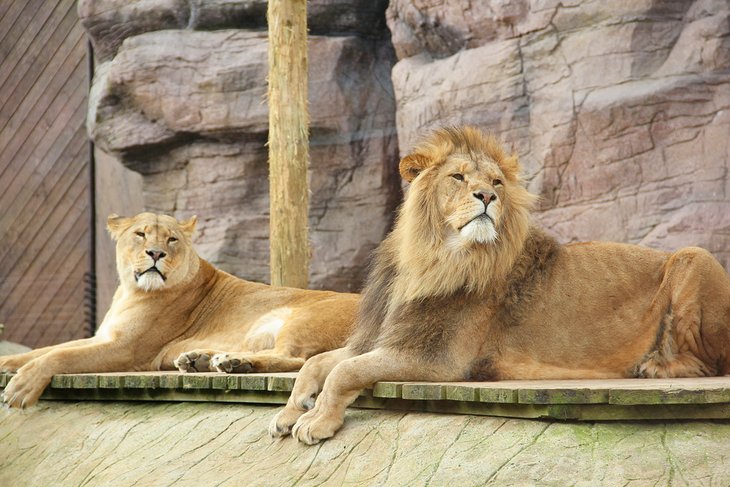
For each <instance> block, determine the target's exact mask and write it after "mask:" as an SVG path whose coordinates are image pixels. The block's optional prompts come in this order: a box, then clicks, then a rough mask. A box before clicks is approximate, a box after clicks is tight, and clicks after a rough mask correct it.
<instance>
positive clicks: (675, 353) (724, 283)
mask: <svg viewBox="0 0 730 487" xmlns="http://www.w3.org/2000/svg"><path fill="white" fill-rule="evenodd" d="M667 298H668V299H667ZM657 300H660V301H668V303H667V305H665V306H664V311H663V316H662V317H661V321H660V323H661V324H660V327H659V330H658V333H657V338H656V343H655V346H654V349H653V350H652V351H650V353H649V354H647V356H646V357H644V360H643V361H642V362H641V363H640V364H639V365H638V366H637V370H636V375H637V376H639V377H706V376H712V375H718V374H720V375H722V374H727V373H728V371H729V369H730V367H729V364H728V362H727V361H728V360H729V359H730V357H729V355H730V353H729V352H730V278H728V275H727V272H726V271H725V269H724V268H723V267H722V266H721V265H720V264H719V262H717V260H715V258H714V257H712V255H711V254H710V253H709V252H707V251H705V250H703V249H699V248H692V247H690V248H685V249H682V250H679V251H678V252H676V253H675V254H673V255H672V257H671V258H670V260H669V262H668V263H667V270H666V273H665V276H664V280H663V282H662V285H661V287H660V289H659V292H658V293H657Z"/></svg>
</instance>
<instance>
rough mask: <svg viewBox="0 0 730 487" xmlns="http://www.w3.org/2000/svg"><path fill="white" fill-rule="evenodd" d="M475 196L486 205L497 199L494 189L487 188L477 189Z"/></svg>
mask: <svg viewBox="0 0 730 487" xmlns="http://www.w3.org/2000/svg"><path fill="white" fill-rule="evenodd" d="M474 197H475V198H476V199H478V200H479V201H481V202H482V203H484V204H485V205H488V204H489V203H491V202H492V201H494V200H496V199H497V195H496V194H495V193H494V191H489V190H487V189H482V190H479V191H477V192H476V193H474Z"/></svg>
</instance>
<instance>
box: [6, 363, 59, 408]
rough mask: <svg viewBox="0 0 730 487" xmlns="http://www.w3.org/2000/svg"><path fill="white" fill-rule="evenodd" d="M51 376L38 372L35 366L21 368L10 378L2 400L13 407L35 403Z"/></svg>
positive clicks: (28, 405)
mask: <svg viewBox="0 0 730 487" xmlns="http://www.w3.org/2000/svg"><path fill="white" fill-rule="evenodd" d="M49 382H51V377H50V376H47V375H44V374H40V373H37V371H35V370H34V368H31V369H26V368H25V367H22V368H20V370H18V373H17V374H16V375H14V376H13V378H12V379H10V382H8V384H7V385H6V386H5V390H4V391H3V394H2V402H4V403H6V404H7V405H8V406H10V407H11V408H20V409H22V408H27V407H30V406H33V405H35V404H36V403H37V402H38V399H39V398H40V397H41V394H43V390H44V389H45V388H46V386H47V385H48V383H49Z"/></svg>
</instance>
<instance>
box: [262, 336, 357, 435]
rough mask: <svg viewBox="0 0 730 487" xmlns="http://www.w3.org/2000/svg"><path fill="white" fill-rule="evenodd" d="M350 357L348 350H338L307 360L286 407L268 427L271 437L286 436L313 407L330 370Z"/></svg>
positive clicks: (351, 353)
mask: <svg viewBox="0 0 730 487" xmlns="http://www.w3.org/2000/svg"><path fill="white" fill-rule="evenodd" d="M352 356H353V352H352V351H351V350H350V349H348V348H338V349H336V350H331V351H329V352H324V353H321V354H319V355H315V356H314V357H312V358H310V359H309V360H307V362H306V363H305V364H304V366H303V367H302V370H301V371H300V372H299V375H298V376H297V380H296V381H295V382H294V389H293V390H292V393H291V395H290V396H289V400H288V401H287V403H286V406H285V407H284V409H282V410H281V411H279V412H278V413H277V414H276V416H275V417H274V419H273V420H272V421H271V424H270V425H269V433H270V434H271V436H273V437H279V436H285V435H288V434H289V433H290V432H291V429H292V426H294V423H296V422H297V420H298V419H299V417H300V416H301V415H302V414H304V413H305V412H307V411H308V410H310V409H312V408H313V407H314V404H315V400H316V398H317V394H319V392H320V391H321V390H322V386H323V385H324V381H325V379H326V378H327V376H328V375H329V373H330V372H331V371H332V369H333V368H334V367H335V366H336V365H337V364H339V363H340V362H342V361H343V360H346V359H348V358H350V357H352Z"/></svg>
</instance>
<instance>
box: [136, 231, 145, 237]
mask: <svg viewBox="0 0 730 487" xmlns="http://www.w3.org/2000/svg"><path fill="white" fill-rule="evenodd" d="M134 234H135V235H137V236H138V237H142V238H144V232H134Z"/></svg>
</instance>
